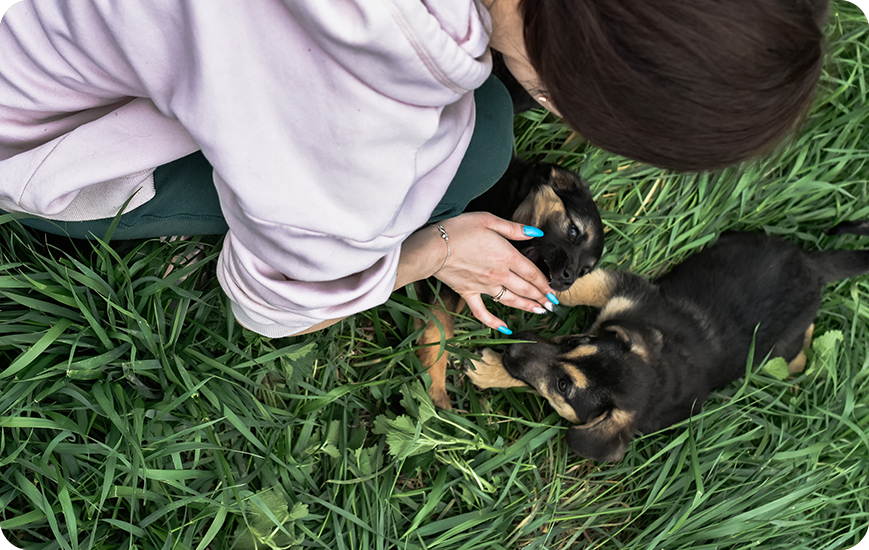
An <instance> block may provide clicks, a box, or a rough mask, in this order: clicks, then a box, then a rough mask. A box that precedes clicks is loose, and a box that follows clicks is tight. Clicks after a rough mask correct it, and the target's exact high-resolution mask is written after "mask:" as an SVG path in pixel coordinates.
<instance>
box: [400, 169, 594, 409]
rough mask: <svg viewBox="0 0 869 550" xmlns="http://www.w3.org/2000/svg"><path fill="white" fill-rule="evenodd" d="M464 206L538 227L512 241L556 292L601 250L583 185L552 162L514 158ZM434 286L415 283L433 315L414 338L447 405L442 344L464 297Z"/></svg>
mask: <svg viewBox="0 0 869 550" xmlns="http://www.w3.org/2000/svg"><path fill="white" fill-rule="evenodd" d="M465 211H466V212H481V211H483V212H491V213H492V214H495V215H496V216H499V217H501V218H505V219H510V220H512V221H514V222H517V223H521V224H523V225H532V226H534V227H538V228H540V229H542V230H543V233H544V235H543V236H542V237H538V238H535V239H531V240H529V241H514V242H513V245H514V246H516V248H517V249H518V250H519V251H520V252H522V254H524V255H525V256H526V257H527V258H528V259H530V260H531V261H532V262H534V264H535V265H536V266H537V267H538V268H539V269H540V270H541V271H542V272H543V273H544V274H545V275H547V276H548V277H549V279H550V286H552V288H553V290H556V291H561V290H567V289H568V288H570V287H571V285H572V284H573V283H574V282H575V281H576V280H577V279H578V278H579V277H582V276H583V275H585V274H586V273H588V272H590V271H591V270H592V269H593V268H594V266H595V265H596V264H597V262H598V260H599V259H600V256H601V253H602V252H603V241H604V237H603V225H602V223H601V219H600V214H599V212H598V210H597V207H596V206H595V204H594V200H593V199H592V196H591V192H590V191H589V189H588V186H587V185H586V184H585V183H584V182H583V181H582V180H581V179H580V178H579V176H578V175H577V174H575V173H574V172H572V171H570V170H567V169H565V168H561V167H560V166H557V165H554V164H536V165H531V164H528V163H525V162H524V161H522V160H519V159H513V161H512V162H511V163H510V166H509V168H508V169H507V172H506V173H505V174H504V176H503V177H502V178H501V179H500V180H498V182H497V183H495V185H494V186H492V188H491V189H489V190H488V191H487V192H486V193H484V194H483V195H481V196H480V197H478V198H476V199H474V200H473V201H472V202H471V203H470V204H469V205H468V208H467V209H466V210H465ZM434 287H435V285H434V283H433V282H432V281H431V280H430V281H428V282H426V281H422V282H420V283H418V284H417V285H416V289H417V295H418V297H419V299H420V300H422V301H425V302H426V303H429V304H432V309H431V314H432V315H431V317H433V319H432V318H430V320H429V321H428V323H427V324H426V327H425V329H424V330H423V332H422V335H421V336H420V338H419V341H418V344H419V346H420V347H419V348H418V350H417V356H418V357H419V359H420V361H421V362H422V364H423V366H424V367H426V368H427V369H428V373H429V375H430V376H431V379H432V384H431V386H430V388H429V395H430V396H431V398H432V401H433V402H434V403H435V405H437V406H438V407H440V408H442V409H449V408H450V398H449V395H448V394H447V391H446V369H447V365H448V364H449V354H448V352H447V351H446V347H445V345H446V341H447V340H449V339H450V338H452V337H453V336H454V334H455V332H454V325H453V315H454V314H455V313H459V312H461V311H462V309H463V308H464V306H465V302H464V300H462V298H461V297H460V296H459V295H458V294H456V293H455V292H454V291H452V290H451V289H450V288H449V287H446V286H445V285H441V286H440V291H439V293H438V295H435V294H434V292H433V288H434ZM419 324H422V323H421V322H420V323H419Z"/></svg>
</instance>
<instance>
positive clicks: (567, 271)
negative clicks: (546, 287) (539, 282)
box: [559, 267, 581, 286]
mask: <svg viewBox="0 0 869 550" xmlns="http://www.w3.org/2000/svg"><path fill="white" fill-rule="evenodd" d="M580 276H581V275H580ZM559 278H560V279H561V281H560V282H561V284H563V285H565V286H570V285H571V284H573V281H574V280H576V273H574V271H573V270H572V269H571V268H569V267H565V268H564V269H563V270H562V271H561V275H560V276H559Z"/></svg>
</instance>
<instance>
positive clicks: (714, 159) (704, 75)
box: [519, 0, 827, 171]
mask: <svg viewBox="0 0 869 550" xmlns="http://www.w3.org/2000/svg"><path fill="white" fill-rule="evenodd" d="M809 1H810V0H689V1H685V0H522V2H521V3H520V5H519V10H520V13H522V14H523V17H524V25H525V45H526V49H527V52H528V57H529V60H530V61H531V64H532V66H533V67H534V68H535V70H536V71H537V74H538V75H539V77H540V79H541V81H542V82H543V85H544V87H545V92H546V93H547V94H548V95H549V99H550V100H551V101H552V102H553V104H554V105H555V107H556V108H557V109H558V110H559V111H560V112H561V114H562V116H563V117H564V119H565V121H566V122H567V123H568V124H569V125H570V126H571V127H572V128H573V129H575V130H576V131H577V132H579V133H580V134H581V135H582V136H583V137H585V138H586V139H588V140H589V141H590V142H591V143H593V144H595V145H597V146H599V147H601V148H603V149H607V150H609V151H612V152H615V153H618V154H621V155H624V156H627V157H629V158H632V159H635V160H639V161H642V162H647V163H649V164H653V165H656V166H661V167H664V168H670V169H674V170H689V171H695V170H706V169H712V168H718V167H723V166H726V165H730V164H733V163H736V162H739V161H742V160H746V159H748V158H750V157H752V156H755V155H756V154H759V153H763V152H766V151H768V150H769V149H771V148H772V147H773V146H775V145H776V144H777V143H778V142H779V141H781V140H782V139H783V138H784V137H785V136H787V135H788V134H789V133H790V132H791V131H792V130H793V129H794V128H795V126H796V125H797V124H798V123H799V121H800V120H801V119H802V117H804V116H805V113H806V111H807V110H808V108H809V106H810V105H811V102H812V98H813V95H814V89H815V87H816V84H817V82H818V80H819V78H820V73H821V68H822V63H823V58H824V54H823V45H824V36H823V32H822V30H821V27H822V24H823V20H824V19H825V17H826V11H827V0H817V1H815V2H814V3H813V4H810V3H809Z"/></svg>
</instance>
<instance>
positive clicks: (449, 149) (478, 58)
mask: <svg viewBox="0 0 869 550" xmlns="http://www.w3.org/2000/svg"><path fill="white" fill-rule="evenodd" d="M636 4H641V5H636ZM685 4H690V5H685ZM824 11H825V5H824V6H811V5H809V4H808V3H806V4H802V3H800V2H797V3H794V2H793V1H790V0H788V1H784V0H781V1H779V0H760V1H758V0H751V1H748V0H730V1H727V2H721V1H711V0H706V1H698V2H690V3H685V2H678V1H675V0H665V1H658V2H652V1H648V2H636V0H621V1H616V0H607V1H593V0H573V1H570V0H527V1H522V0H423V1H420V0H359V1H357V2H352V1H341V2H337V1H326V0H294V1H290V0H285V1H280V0H260V1H258V2H238V1H236V0H148V1H147V2H145V1H135V0H131V1H125V2H103V1H100V0H76V1H74V2H70V1H68V0H24V1H22V2H20V3H18V4H15V5H13V7H12V8H10V10H9V11H8V12H7V14H6V15H5V16H4V18H3V21H2V24H0V56H2V60H0V209H3V210H6V211H16V212H27V213H32V214H36V215H38V216H41V217H43V218H47V219H49V220H55V222H54V223H49V224H46V222H41V221H37V222H30V223H32V224H34V225H38V224H39V223H42V224H43V225H40V227H45V228H46V229H49V230H55V231H57V230H58V228H59V229H60V230H62V231H67V232H69V233H70V234H72V235H74V236H85V235H87V234H88V232H89V231H91V228H94V227H100V224H107V222H108V220H110V219H111V218H112V217H113V216H114V215H115V214H116V213H117V212H118V211H119V210H120V209H121V208H122V207H123V205H124V204H125V203H126V201H128V200H129V203H127V205H126V210H125V212H126V213H125V214H124V216H122V218H121V221H122V225H121V228H122V230H123V231H125V232H122V233H121V234H116V237H144V236H157V235H165V234H189V233H194V232H195V233H205V232H213V228H215V227H216V228H218V229H219V230H223V229H224V228H226V227H228V232H227V235H226V239H225V241H224V247H223V250H222V253H221V256H220V261H219V268H218V277H219V279H220V282H221V285H222V287H223V289H224V290H225V291H226V292H227V294H228V295H229V297H230V298H231V300H232V303H233V312H234V313H235V315H236V318H237V319H238V320H239V322H240V323H241V324H243V325H244V326H246V327H248V328H250V329H252V330H255V331H257V332H259V333H261V334H264V335H266V336H270V337H278V336H287V335H292V334H303V333H306V332H310V331H313V330H319V329H321V328H323V327H326V326H329V325H331V324H332V323H334V322H335V321H336V320H338V319H340V318H343V317H345V316H347V315H350V314H353V313H355V312H358V311H362V310H364V309H367V308H370V307H373V306H375V305H378V304H380V303H382V302H384V301H385V300H386V299H387V298H388V296H389V294H390V293H391V292H392V290H393V289H395V288H398V287H401V286H404V285H406V284H409V283H411V282H413V281H416V280H420V279H423V278H426V277H428V276H431V275H432V274H435V275H436V276H437V277H438V278H439V279H440V280H442V281H443V282H445V283H446V284H448V285H449V286H451V287H452V288H454V289H455V290H456V291H458V292H459V294H461V295H462V296H463V297H464V298H465V300H466V301H467V303H468V304H469V306H470V308H471V311H472V313H473V314H474V315H475V316H476V317H477V318H478V319H479V320H480V321H481V322H482V323H484V324H486V325H487V326H489V327H492V328H496V329H498V330H501V331H502V332H504V333H509V332H510V331H509V328H507V326H506V324H505V323H504V322H503V321H502V320H501V319H499V318H497V317H495V316H494V315H492V314H491V313H490V312H488V311H487V310H486V308H485V306H484V304H483V301H482V298H481V297H482V295H500V297H501V302H502V303H505V304H507V305H509V306H512V307H517V308H520V309H524V310H526V311H534V312H538V313H541V312H544V311H545V309H544V308H550V309H551V305H550V303H551V302H552V301H554V295H553V294H552V292H551V289H550V288H549V286H548V283H547V281H546V279H545V277H544V276H543V275H542V274H541V273H540V272H539V271H538V270H537V269H536V268H535V267H534V266H533V264H531V262H530V261H528V260H527V259H526V258H524V257H522V256H521V255H520V254H518V253H517V252H516V251H515V249H514V248H513V247H512V246H511V245H510V244H509V242H508V240H522V239H528V238H532V237H533V236H534V235H536V234H537V233H536V232H535V229H534V228H523V227H521V226H519V225H517V224H514V223H511V222H509V221H506V220H500V219H497V218H495V217H493V216H489V215H486V214H470V213H469V214H461V213H460V212H461V210H462V208H463V207H464V205H465V204H467V202H468V201H469V200H470V199H471V198H473V196H474V195H476V194H479V193H481V192H482V191H483V190H485V188H487V187H488V186H489V185H491V184H492V183H493V182H494V181H496V180H497V178H498V177H499V176H500V174H501V173H502V172H503V170H504V169H505V168H506V165H507V162H508V160H509V157H510V153H511V144H512V136H511V134H510V131H511V124H510V109H509V100H505V99H504V98H505V97H507V96H506V92H505V91H504V90H503V87H501V86H500V85H499V84H498V83H497V82H496V81H493V80H491V79H489V74H490V71H491V49H494V50H497V51H499V52H501V53H502V54H503V56H504V59H505V62H506V65H507V67H508V68H509V70H510V71H511V72H512V73H513V75H514V76H515V77H516V78H517V79H518V81H519V82H520V83H521V84H522V85H523V86H524V87H525V88H526V89H527V90H528V91H529V92H531V93H532V96H533V97H535V99H537V100H538V101H539V102H540V103H541V104H543V105H544V106H546V107H548V108H549V109H550V110H552V111H553V112H555V113H556V114H559V115H560V116H563V117H564V118H565V120H566V121H567V122H568V123H569V124H570V125H571V126H573V127H574V128H575V129H577V130H578V131H579V132H580V133H581V134H582V135H583V136H585V137H586V138H587V139H589V140H590V141H591V142H593V143H596V144H598V145H600V146H602V147H605V148H608V149H610V150H613V151H615V152H618V153H621V154H624V155H627V156H629V157H632V158H636V159H638V160H642V161H645V162H650V163H653V164H656V165H659V166H664V167H670V168H676V169H689V170H699V169H707V168H712V167H716V166H722V165H725V164H729V163H732V162H737V161H739V160H742V159H745V158H748V157H750V156H752V155H754V154H756V153H758V152H760V151H763V150H765V149H767V148H769V147H770V146H772V145H773V144H774V143H776V142H777V141H779V140H780V139H781V138H782V137H783V136H785V135H786V134H787V133H788V132H789V131H790V130H791V129H792V128H793V126H794V125H795V123H796V122H797V120H798V119H799V118H800V117H801V116H802V114H803V113H804V112H805V110H806V108H807V106H808V105H809V102H810V99H811V94H812V90H813V88H814V86H815V83H816V82H817V80H818V76H819V71H820V64H821V61H822V52H821V44H822V35H821V32H820V30H819V21H820V19H821V15H820V14H822V13H823V12H824ZM475 90H476V94H477V102H475ZM505 106H506V107H505ZM472 138H473V139H472ZM196 151H201V154H202V157H196V156H194V157H189V156H188V155H190V154H191V153H194V152H196ZM197 158H199V159H200V160H196V159H197ZM178 159H182V160H178ZM202 159H204V160H207V162H208V163H209V165H206V166H207V167H206V171H205V172H204V173H206V174H207V175H208V178H207V181H206V182H205V183H204V184H203V183H202V181H200V180H196V178H195V177H188V175H189V174H188V175H185V173H186V172H185V171H189V170H188V168H190V166H189V165H190V163H193V164H195V163H198V162H201V163H204V160H202ZM211 167H213V171H212V169H211ZM155 168H156V171H155ZM193 172H195V170H193ZM199 173H200V174H201V173H202V171H201V170H200V171H199ZM451 183H452V185H451ZM212 185H213V188H214V189H216V192H217V195H216V197H217V199H219V207H218V206H217V202H216V200H217V199H215V200H214V201H212V203H211V204H209V203H208V201H209V200H210V199H208V198H207V197H208V196H209V195H208V193H209V192H211V193H213V191H212V190H211V186H212ZM202 197H206V198H204V199H203V198H202ZM200 203H201V204H200ZM218 209H219V211H218ZM437 219H443V221H441V222H440V224H439V225H440V226H441V227H440V228H438V227H435V226H425V224H426V223H427V222H429V221H430V220H437ZM224 220H225V221H224ZM25 223H27V222H25ZM224 223H225V225H222V224H224ZM89 224H90V225H89ZM94 224H96V225H94ZM421 226H425V227H424V228H423V229H419V228H420V227H421ZM418 229H419V230H418ZM97 234H99V233H97ZM447 237H448V238H447ZM502 290H503V292H502Z"/></svg>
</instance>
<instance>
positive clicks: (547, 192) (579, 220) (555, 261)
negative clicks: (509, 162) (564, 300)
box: [512, 164, 604, 291]
mask: <svg viewBox="0 0 869 550" xmlns="http://www.w3.org/2000/svg"><path fill="white" fill-rule="evenodd" d="M523 177H524V178H526V182H525V183H526V184H528V183H530V184H531V185H530V188H531V191H530V192H529V193H528V195H527V197H526V198H525V200H524V201H523V202H522V203H521V204H520V205H519V206H518V207H517V208H516V210H515V211H514V212H513V216H512V219H513V221H515V222H517V223H521V224H525V225H533V226H534V227H539V228H540V229H542V230H543V233H544V235H543V237H539V238H536V239H532V240H530V241H521V242H516V243H514V244H515V245H516V247H517V248H518V249H519V251H520V252H522V253H523V254H524V255H525V256H526V257H528V259H530V260H531V261H532V262H534V264H535V265H536V266H537V267H538V268H539V269H540V271H542V272H543V274H544V275H547V276H548V277H549V284H550V286H552V288H553V289H554V290H556V291H561V290H567V289H568V288H570V285H572V284H573V283H574V281H576V279H578V278H580V277H582V276H583V275H585V274H586V273H588V272H589V271H591V270H592V269H593V268H594V266H595V265H596V264H597V262H598V260H600V256H601V253H603V244H604V238H603V224H602V223H601V219H600V213H599V212H598V210H597V206H595V204H594V200H593V199H592V196H591V191H589V189H588V185H586V184H585V182H583V181H582V180H581V179H580V178H579V176H578V175H577V174H576V173H574V172H572V171H570V170H567V169H566V168H561V167H560V166H557V165H554V164H538V165H536V166H535V167H533V169H531V170H529V171H527V172H526V173H525V174H524V176H523Z"/></svg>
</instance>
